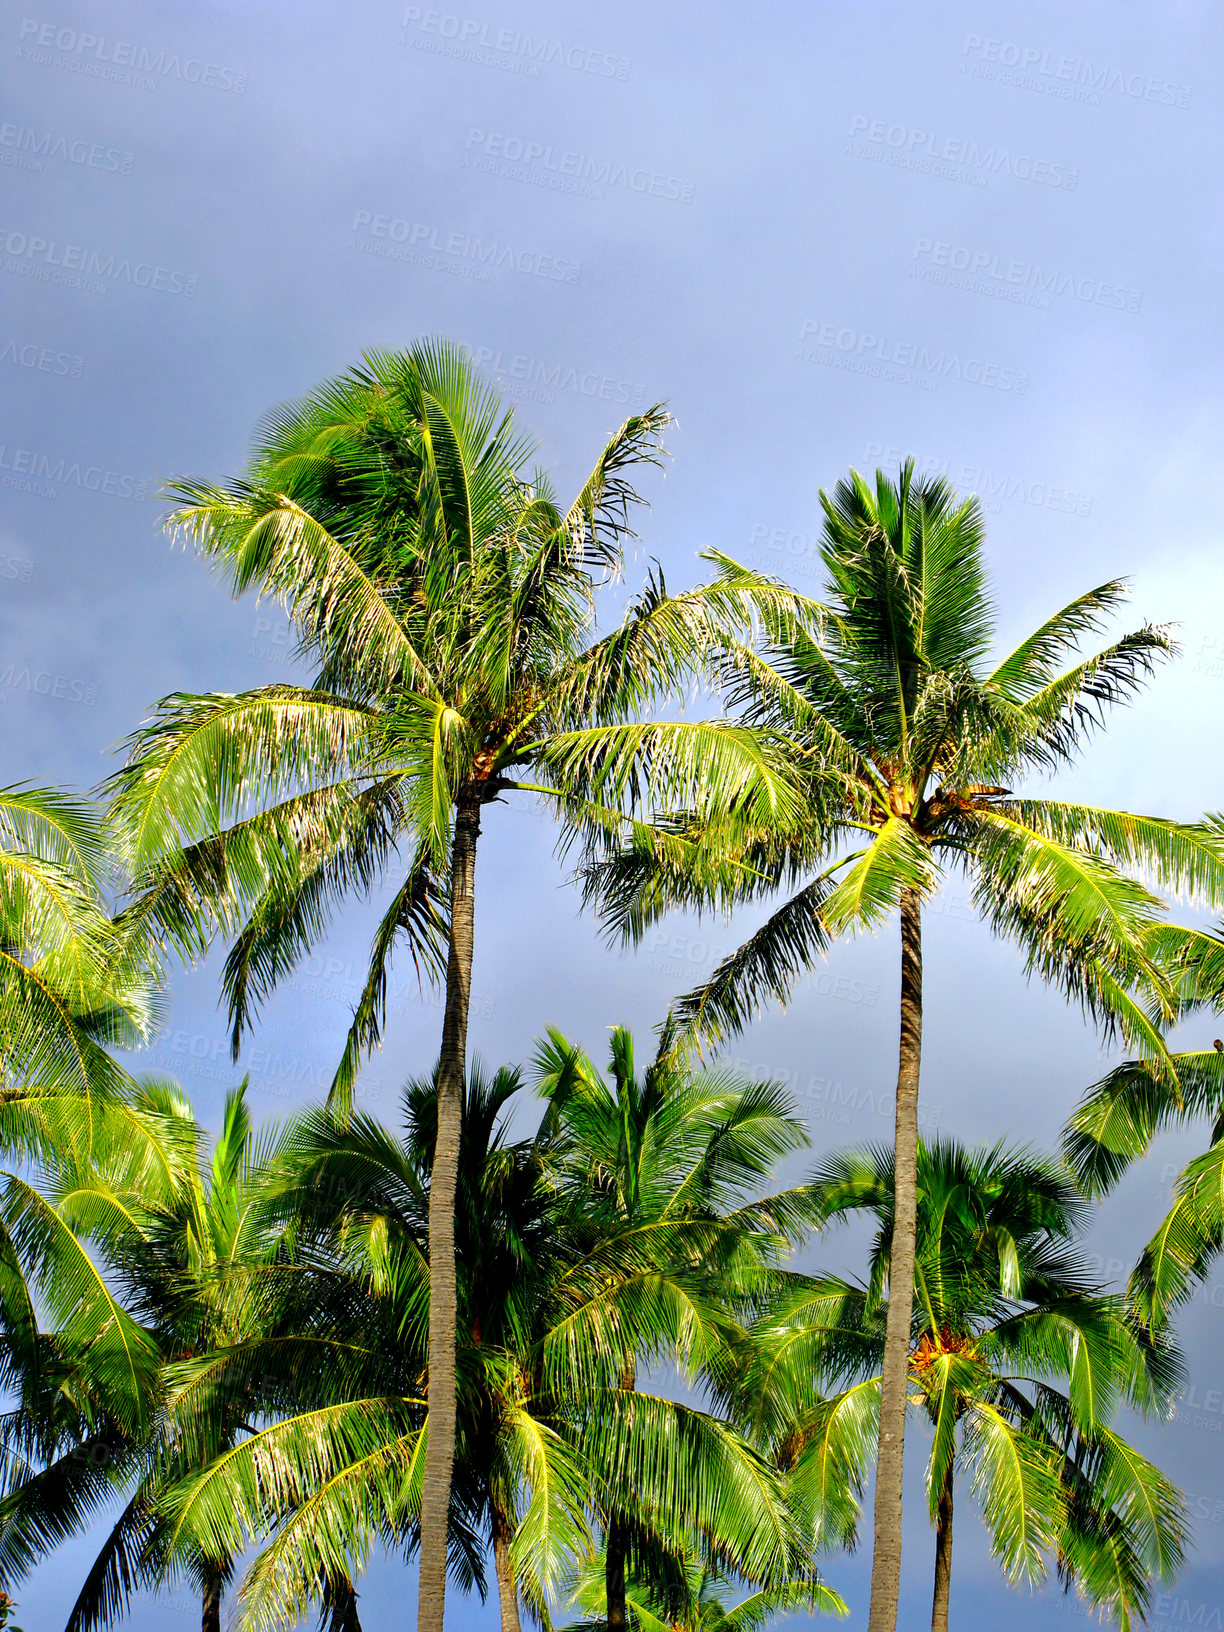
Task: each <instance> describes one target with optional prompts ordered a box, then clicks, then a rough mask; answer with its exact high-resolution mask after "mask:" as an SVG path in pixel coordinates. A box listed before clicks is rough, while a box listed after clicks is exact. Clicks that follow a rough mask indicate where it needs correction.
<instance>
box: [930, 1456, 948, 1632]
mask: <svg viewBox="0 0 1224 1632" xmlns="http://www.w3.org/2000/svg"><path fill="white" fill-rule="evenodd" d="M951 1590H952V1464H951V1462H949V1463H948V1471H947V1473H946V1474H945V1475H944V1486H943V1489H942V1490H941V1491H940V1493H939V1513H938V1517H937V1518H936V1521H935V1596H934V1598H933V1599H932V1601H931V1632H948V1595H949V1594H950V1592H951Z"/></svg>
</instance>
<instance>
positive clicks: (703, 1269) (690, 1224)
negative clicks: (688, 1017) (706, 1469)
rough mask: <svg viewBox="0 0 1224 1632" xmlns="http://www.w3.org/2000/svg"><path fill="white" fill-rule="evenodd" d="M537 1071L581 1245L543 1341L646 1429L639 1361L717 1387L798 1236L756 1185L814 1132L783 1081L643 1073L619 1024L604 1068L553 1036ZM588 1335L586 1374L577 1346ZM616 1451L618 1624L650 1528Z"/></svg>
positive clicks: (611, 1500) (610, 1519)
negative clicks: (618, 1280) (629, 1263)
mask: <svg viewBox="0 0 1224 1632" xmlns="http://www.w3.org/2000/svg"><path fill="white" fill-rule="evenodd" d="M536 1072H537V1080H538V1085H539V1090H540V1092H541V1093H542V1094H544V1095H545V1096H546V1097H547V1098H548V1100H549V1114H548V1121H547V1123H546V1125H547V1126H549V1127H550V1129H551V1130H552V1132H553V1137H554V1138H555V1140H556V1142H557V1146H558V1150H557V1160H558V1165H559V1169H560V1174H561V1183H562V1187H563V1191H564V1193H565V1195H566V1198H567V1201H568V1209H567V1212H568V1217H569V1221H570V1222H569V1227H570V1229H571V1231H572V1232H573V1234H574V1236H575V1238H576V1239H577V1240H578V1241H579V1242H580V1243H581V1245H582V1249H583V1257H582V1262H581V1277H580V1278H579V1279H578V1282H577V1284H578V1286H579V1287H580V1288H581V1294H580V1296H579V1299H578V1301H577V1305H576V1307H575V1309H574V1311H573V1313H572V1314H570V1313H567V1315H566V1317H565V1319H564V1320H563V1321H562V1322H561V1323H560V1324H559V1326H558V1328H557V1329H556V1330H555V1331H554V1332H553V1333H551V1334H550V1338H549V1346H550V1347H551V1349H552V1351H553V1353H554V1355H555V1356H556V1361H557V1362H560V1363H562V1364H563V1365H564V1367H565V1368H566V1370H571V1368H572V1375H573V1382H572V1384H571V1387H572V1388H574V1389H576V1390H587V1389H593V1388H599V1389H601V1390H603V1391H605V1395H606V1401H607V1406H608V1407H610V1408H611V1409H612V1410H613V1411H614V1413H615V1416H614V1417H613V1419H612V1420H616V1418H617V1417H619V1418H620V1419H621V1420H622V1421H624V1422H626V1423H631V1422H634V1421H642V1420H644V1419H647V1418H648V1417H649V1414H651V1413H657V1412H658V1403H657V1402H656V1403H655V1404H651V1403H650V1402H649V1401H648V1400H647V1399H645V1398H644V1397H643V1396H642V1395H641V1394H640V1392H639V1391H638V1390H637V1370H638V1365H639V1363H640V1362H641V1361H642V1360H647V1361H652V1362H657V1361H659V1360H661V1359H667V1360H671V1361H673V1362H675V1363H679V1364H680V1365H681V1366H682V1367H683V1368H685V1370H686V1371H688V1372H689V1374H690V1375H691V1376H693V1377H701V1376H703V1375H704V1376H705V1378H706V1379H707V1380H709V1381H712V1382H713V1383H715V1385H717V1381H718V1379H719V1378H720V1377H721V1376H722V1375H723V1374H724V1373H725V1371H726V1369H727V1357H728V1355H729V1352H730V1350H731V1348H732V1347H733V1346H734V1345H736V1344H737V1343H740V1342H742V1337H743V1334H742V1330H741V1329H740V1328H739V1326H738V1324H737V1323H736V1320H735V1316H736V1313H737V1311H739V1310H742V1309H743V1308H744V1307H746V1306H747V1305H748V1304H750V1302H751V1300H752V1299H753V1298H754V1297H755V1296H757V1295H759V1293H760V1291H761V1289H762V1287H763V1286H764V1285H767V1284H768V1281H769V1278H770V1273H771V1271H772V1267H773V1265H774V1264H775V1263H776V1262H777V1260H778V1255H779V1252H780V1250H781V1248H782V1247H783V1246H784V1244H785V1241H786V1238H787V1236H788V1235H795V1234H798V1233H799V1231H800V1229H801V1227H802V1224H801V1219H802V1210H803V1205H804V1202H803V1198H802V1197H801V1196H800V1195H798V1194H797V1193H794V1192H787V1193H782V1194H780V1195H776V1196H772V1197H770V1198H768V1199H764V1200H761V1199H758V1198H757V1197H756V1195H755V1191H756V1189H757V1187H758V1186H759V1185H760V1184H761V1183H762V1182H763V1181H764V1180H765V1179H767V1178H768V1176H769V1174H770V1173H771V1171H772V1169H773V1167H774V1165H775V1163H776V1162H777V1161H778V1160H779V1159H780V1158H782V1157H784V1156H786V1155H788V1154H791V1153H793V1152H794V1151H796V1150H798V1149H801V1148H802V1147H804V1146H806V1144H807V1142H808V1140H807V1134H806V1131H805V1129H804V1127H803V1124H802V1122H801V1120H800V1119H799V1117H798V1116H797V1115H796V1107H795V1106H794V1103H793V1102H792V1101H791V1100H790V1099H789V1097H788V1096H787V1095H786V1094H785V1093H784V1092H783V1091H782V1090H781V1089H780V1088H779V1087H778V1086H777V1085H776V1084H773V1083H769V1082H753V1081H746V1080H745V1079H744V1078H743V1077H741V1076H740V1075H739V1074H737V1073H735V1072H733V1071H728V1070H725V1069H724V1070H707V1071H695V1070H693V1069H692V1068H691V1066H689V1065H688V1064H687V1063H685V1062H682V1061H680V1060H679V1059H677V1058H674V1057H673V1058H671V1059H668V1060H664V1061H662V1062H658V1063H656V1064H655V1065H653V1066H652V1067H650V1068H649V1069H648V1070H647V1071H646V1072H644V1073H642V1074H640V1075H639V1073H638V1072H637V1070H636V1067H635V1060H634V1046H633V1039H632V1037H631V1035H630V1034H629V1032H628V1031H626V1030H625V1029H624V1028H622V1027H617V1028H614V1030H613V1032H612V1036H611V1043H610V1069H609V1071H608V1073H607V1074H606V1075H605V1074H604V1073H603V1072H601V1071H599V1070H598V1069H597V1068H596V1066H595V1065H594V1064H593V1062H592V1061H591V1060H590V1058H589V1057H588V1056H587V1055H585V1054H584V1053H583V1052H582V1051H581V1050H580V1049H579V1048H577V1047H575V1046H574V1045H573V1044H572V1043H570V1042H568V1041H567V1040H566V1039H565V1038H564V1037H563V1036H562V1035H561V1034H560V1033H559V1032H555V1031H553V1032H550V1034H549V1038H548V1041H547V1042H546V1043H545V1044H543V1045H542V1046H541V1048H540V1049H539V1051H538V1053H537V1057H536ZM630 1246H631V1247H632V1248H633V1250H634V1252H635V1255H636V1256H637V1257H638V1260H639V1263H638V1269H637V1273H636V1274H635V1275H633V1276H631V1277H629V1278H628V1279H627V1280H626V1281H625V1283H624V1285H623V1286H622V1287H621V1288H619V1289H618V1292H617V1295H616V1296H615V1297H614V1298H613V1297H608V1296H607V1295H606V1294H605V1293H603V1292H602V1290H601V1283H604V1282H606V1273H605V1269H604V1263H605V1259H606V1256H607V1254H608V1250H609V1247H613V1248H614V1249H615V1252H616V1254H617V1257H618V1259H623V1257H624V1254H625V1252H626V1248H627V1247H630ZM579 1340H581V1341H582V1342H583V1344H584V1345H585V1347H586V1348H587V1349H588V1350H589V1351H591V1356H592V1358H593V1359H594V1360H595V1363H596V1369H595V1370H593V1371H592V1370H591V1369H590V1367H591V1361H590V1359H587V1358H586V1357H583V1358H582V1359H581V1360H579V1359H578V1356H576V1355H575V1354H574V1353H573V1352H572V1351H573V1349H574V1348H575V1347H576V1345H577V1343H578V1341H579ZM567 1350H568V1351H570V1352H567ZM547 1352H548V1348H547V1347H546V1354H547ZM575 1361H577V1362H578V1363H577V1366H575ZM600 1433H601V1429H600V1427H599V1425H598V1424H594V1425H592V1429H591V1430H590V1431H588V1432H587V1433H586V1434H584V1443H586V1444H587V1445H588V1446H590V1445H591V1444H592V1443H593V1442H594V1443H598V1442H599V1438H600ZM610 1449H611V1447H607V1448H606V1449H603V1450H602V1454H603V1456H604V1459H605V1460H606V1461H608V1462H609V1463H610V1470H609V1472H608V1473H607V1474H605V1478H604V1484H605V1490H606V1495H605V1503H606V1511H607V1521H606V1527H605V1533H604V1539H603V1549H602V1551H603V1559H604V1572H605V1584H604V1594H605V1601H606V1610H607V1624H608V1627H609V1629H612V1628H618V1627H623V1626H625V1625H626V1624H627V1615H628V1601H627V1599H626V1596H625V1595H626V1591H627V1587H626V1580H627V1576H626V1565H627V1561H628V1559H629V1558H630V1556H631V1554H637V1555H638V1556H639V1557H640V1556H641V1554H642V1547H643V1541H644V1540H645V1539H646V1538H647V1537H648V1536H649V1532H650V1528H651V1525H650V1519H649V1516H648V1515H647V1514H645V1513H644V1512H643V1511H642V1509H641V1507H640V1504H639V1503H638V1501H637V1500H636V1496H637V1492H638V1490H639V1488H640V1487H639V1485H638V1483H637V1481H636V1480H634V1479H632V1478H627V1477H624V1476H623V1475H621V1476H618V1474H620V1471H621V1470H618V1469H616V1463H615V1457H614V1456H612V1457H609V1456H608V1451H609V1450H610ZM812 1579H813V1580H815V1577H814V1576H813V1578H812Z"/></svg>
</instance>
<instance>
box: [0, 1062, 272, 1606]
mask: <svg viewBox="0 0 1224 1632" xmlns="http://www.w3.org/2000/svg"><path fill="white" fill-rule="evenodd" d="M245 1090H246V1084H245V1082H243V1084H242V1085H241V1086H240V1087H239V1088H237V1089H235V1090H234V1091H233V1092H232V1093H230V1094H229V1095H228V1096H227V1099H226V1104H225V1113H224V1119H223V1124H222V1129H221V1133H220V1135H219V1136H218V1138H217V1139H216V1141H215V1142H214V1144H213V1148H212V1150H211V1153H209V1151H208V1150H207V1143H206V1137H205V1135H204V1132H203V1130H202V1129H201V1128H200V1127H199V1126H198V1124H197V1123H196V1122H195V1120H194V1118H193V1117H192V1114H191V1108H190V1106H189V1104H188V1103H187V1101H186V1100H185V1099H184V1097H183V1095H182V1093H181V1091H180V1090H179V1088H178V1086H177V1084H175V1083H172V1082H169V1081H163V1080H160V1079H157V1078H153V1077H145V1078H144V1079H142V1080H141V1082H140V1083H139V1086H138V1089H137V1091H136V1093H135V1094H133V1095H132V1096H131V1099H130V1113H131V1115H130V1124H129V1126H126V1127H123V1128H122V1129H120V1130H119V1131H120V1133H121V1135H122V1137H121V1138H120V1139H115V1138H114V1137H112V1139H111V1141H110V1145H109V1147H108V1148H107V1149H105V1150H104V1149H102V1148H100V1144H99V1142H98V1141H96V1140H95V1141H94V1142H93V1144H92V1145H91V1146H90V1148H88V1149H87V1150H85V1151H75V1150H72V1149H71V1148H69V1149H66V1150H64V1151H62V1152H60V1153H59V1154H58V1156H57V1158H56V1159H55V1160H54V1161H53V1162H51V1163H48V1167H47V1171H46V1174H45V1179H44V1184H43V1193H44V1194H45V1196H46V1198H47V1202H48V1205H49V1206H50V1207H51V1208H53V1209H54V1212H55V1214H56V1216H57V1217H58V1218H59V1219H61V1220H62V1221H63V1223H64V1224H65V1226H66V1227H67V1228H68V1229H71V1230H73V1231H74V1232H75V1233H76V1236H77V1237H78V1238H79V1239H80V1240H81V1241H82V1242H83V1243H84V1244H85V1246H86V1247H87V1248H88V1249H89V1250H90V1251H91V1253H92V1254H93V1257H94V1258H95V1259H96V1260H97V1261H98V1263H99V1266H100V1268H101V1269H102V1271H103V1272H104V1274H105V1276H106V1280H107V1283H108V1285H109V1286H111V1287H113V1288H114V1296H115V1297H116V1298H117V1299H118V1300H119V1301H120V1306H121V1307H122V1308H123V1309H124V1310H125V1311H127V1312H130V1316H131V1318H132V1319H134V1320H136V1321H139V1323H140V1327H139V1329H140V1331H141V1333H142V1334H143V1335H144V1337H145V1341H146V1342H147V1343H149V1344H150V1345H151V1346H153V1347H154V1348H155V1350H156V1352H157V1354H158V1355H160V1356H165V1357H167V1358H168V1359H173V1360H177V1361H179V1362H180V1363H181V1362H182V1361H183V1360H184V1359H185V1358H187V1357H189V1356H191V1355H204V1356H207V1357H209V1358H210V1359H211V1358H212V1357H213V1356H215V1354H216V1353H217V1352H219V1351H223V1350H224V1348H225V1347H226V1346H227V1345H228V1344H231V1343H233V1342H235V1341H237V1340H238V1339H239V1338H240V1337H241V1336H242V1335H243V1331H244V1328H243V1325H242V1323H241V1320H240V1318H237V1317H238V1316H239V1315H240V1314H241V1306H240V1305H239V1304H237V1303H235V1302H234V1301H233V1300H227V1299H226V1297H225V1288H226V1284H227V1281H228V1280H229V1279H232V1278H233V1277H234V1275H235V1274H236V1273H237V1272H239V1271H245V1272H247V1273H252V1272H258V1271H260V1270H264V1269H266V1268H267V1267H268V1266H271V1265H273V1264H275V1263H276V1262H277V1261H278V1260H281V1259H283V1257H284V1255H285V1250H286V1249H285V1242H284V1237H283V1232H282V1231H280V1230H279V1229H278V1228H276V1227H275V1226H274V1225H273V1224H270V1223H269V1220H268V1215H267V1213H266V1210H265V1209H264V1208H263V1207H262V1205H261V1203H262V1199H263V1193H262V1188H261V1178H260V1176H261V1174H262V1173H263V1171H264V1170H265V1169H266V1167H267V1165H268V1164H269V1162H270V1161H271V1159H272V1156H273V1154H274V1151H275V1139H274V1134H273V1132H272V1131H271V1130H269V1131H268V1132H265V1133H264V1134H263V1135H258V1136H257V1135H256V1134H255V1133H254V1131H253V1130H252V1128H251V1124H250V1117H249V1113H248V1110H247V1106H246V1099H245ZM133 1125H134V1126H138V1127H140V1128H141V1129H143V1130H144V1132H145V1135H146V1139H147V1140H148V1141H149V1142H150V1143H151V1144H153V1145H154V1146H155V1148H157V1149H158V1150H159V1151H160V1152H162V1153H163V1157H164V1159H163V1161H162V1162H161V1163H160V1164H158V1165H156V1166H152V1165H151V1164H146V1165H145V1166H144V1168H143V1169H142V1170H141V1171H139V1172H137V1173H135V1174H133V1171H132V1167H131V1161H130V1156H129V1153H128V1148H127V1147H128V1145H129V1144H130V1140H131V1131H130V1130H131V1126H133ZM264 1335H265V1336H267V1337H269V1338H273V1337H275V1335H276V1333H275V1332H268V1333H265V1334H264ZM57 1342H58V1344H59V1345H60V1347H61V1348H63V1347H64V1341H63V1338H62V1336H59V1335H58V1334H57ZM66 1358H72V1359H74V1360H75V1364H74V1365H73V1366H71V1367H68V1368H66V1370H65V1372H64V1376H63V1386H64V1387H65V1392H66V1393H67V1394H68V1396H69V1398H72V1399H73V1400H74V1402H75V1410H74V1412H73V1413H71V1414H69V1413H65V1412H63V1411H62V1410H61V1411H59V1412H58V1413H57V1414H56V1415H55V1417H53V1418H52V1420H51V1421H50V1422H48V1421H47V1420H46V1416H47V1414H46V1412H45V1409H44V1411H43V1413H42V1414H41V1415H40V1413H39V1412H38V1411H37V1410H35V1409H33V1408H32V1405H30V1404H26V1408H25V1410H24V1412H23V1413H22V1414H21V1415H20V1416H16V1417H15V1419H14V1423H13V1427H14V1429H15V1430H16V1429H18V1428H20V1427H22V1426H24V1425H26V1424H28V1426H27V1427H26V1432H27V1434H28V1435H30V1437H34V1436H35V1435H41V1437H42V1439H43V1440H44V1442H46V1443H47V1450H46V1452H45V1453H44V1456H43V1459H42V1466H41V1467H30V1468H28V1469H27V1470H26V1475H25V1478H24V1479H23V1480H22V1481H21V1482H20V1483H19V1484H17V1485H16V1486H15V1487H14V1488H13V1489H12V1490H11V1492H10V1495H9V1499H8V1501H7V1502H6V1504H5V1508H4V1510H3V1518H4V1529H3V1532H2V1534H3V1538H4V1545H5V1547H6V1549H8V1550H9V1551H13V1550H14V1549H16V1548H17V1547H19V1546H23V1545H26V1546H28V1550H29V1552H30V1554H31V1556H36V1555H37V1553H38V1552H40V1551H42V1552H45V1551H46V1549H47V1547H48V1545H49V1544H50V1543H51V1542H52V1541H54V1540H56V1539H59V1535H60V1534H61V1533H66V1528H80V1527H81V1526H82V1525H83V1524H84V1523H85V1522H86V1520H87V1519H88V1517H89V1516H90V1515H91V1514H92V1513H93V1512H94V1511H96V1509H97V1508H98V1506H99V1505H101V1504H103V1503H106V1502H108V1501H111V1500H113V1499H114V1498H115V1497H116V1496H117V1495H121V1496H122V1497H123V1498H124V1506H123V1509H122V1512H121V1513H120V1516H119V1518H118V1520H117V1521H116V1522H115V1524H114V1525H113V1527H112V1529H111V1530H110V1532H109V1534H108V1535H107V1537H106V1540H105V1541H104V1542H103V1544H102V1547H101V1549H100V1550H99V1552H98V1555H97V1558H96V1559H95V1561H94V1563H93V1565H92V1566H91V1568H90V1569H89V1571H88V1573H87V1575H86V1578H85V1581H84V1583H83V1585H82V1588H81V1591H80V1594H79V1595H78V1598H77V1601H76V1603H75V1605H74V1606H73V1609H72V1611H71V1613H70V1615H69V1619H68V1632H86V1629H89V1628H96V1627H100V1626H105V1625H109V1624H110V1623H111V1622H112V1621H114V1620H115V1619H117V1618H118V1617H119V1616H120V1615H122V1614H123V1612H124V1611H125V1610H126V1608H127V1605H128V1602H129V1600H130V1597H131V1593H132V1592H133V1590H134V1589H136V1588H137V1587H144V1588H148V1589H152V1588H157V1587H159V1586H162V1585H165V1584H166V1583H167V1581H168V1580H171V1579H173V1576H174V1575H175V1573H177V1572H179V1571H181V1570H183V1569H185V1570H186V1572H187V1573H188V1574H189V1575H190V1577H191V1579H192V1580H193V1582H194V1584H195V1586H196V1589H197V1591H198V1592H199V1594H200V1598H201V1602H202V1607H203V1613H202V1625H203V1628H204V1632H220V1626H221V1604H222V1596H223V1592H224V1588H225V1585H226V1583H227V1582H228V1581H229V1579H230V1577H231V1576H232V1573H233V1557H232V1555H231V1554H215V1553H214V1554H209V1553H208V1552H207V1551H205V1550H196V1551H194V1552H192V1553H191V1554H190V1555H189V1556H186V1557H176V1558H175V1559H173V1560H168V1559H167V1557H166V1550H165V1533H164V1530H163V1528H162V1526H161V1525H160V1523H159V1519H158V1501H159V1497H160V1493H161V1491H162V1489H163V1488H164V1487H165V1486H167V1485H171V1484H173V1483H174V1482H175V1480H176V1479H181V1478H182V1477H183V1476H184V1474H185V1472H186V1470H188V1469H190V1468H192V1467H193V1466H197V1465H199V1464H200V1463H201V1462H203V1461H207V1460H209V1459H210V1458H212V1457H213V1456H216V1455H218V1454H220V1453H221V1452H223V1451H224V1450H225V1449H227V1448H229V1447H231V1446H232V1445H233V1444H234V1442H235V1440H236V1439H237V1438H238V1437H240V1435H241V1434H242V1432H243V1431H244V1424H245V1421H246V1418H247V1415H248V1413H249V1412H250V1411H251V1410H252V1409H253V1407H254V1406H255V1405H256V1404H257V1401H256V1400H255V1398H254V1396H253V1394H252V1391H251V1390H250V1389H248V1390H247V1391H246V1392H245V1393H244V1394H240V1393H238V1392H234V1391H231V1392H230V1393H229V1394H228V1395H227V1396H226V1398H225V1400H224V1408H223V1411H222V1412H221V1414H220V1417H219V1419H217V1418H214V1419H212V1420H210V1421H209V1422H208V1423H207V1425H203V1424H202V1422H201V1421H200V1420H196V1421H193V1422H187V1421H186V1420H185V1419H180V1420H179V1421H178V1422H176V1424H175V1425H174V1430H173V1432H171V1431H169V1429H168V1425H167V1423H166V1421H165V1418H164V1388H163V1383H164V1375H163V1373H162V1372H161V1371H160V1370H159V1372H158V1373H157V1374H156V1375H155V1376H153V1377H149V1378H148V1379H147V1400H146V1409H145V1412H144V1417H143V1421H142V1422H141V1424H140V1425H139V1428H138V1430H137V1431H133V1429H132V1426H131V1424H129V1423H128V1422H127V1421H125V1419H124V1417H123V1415H122V1413H120V1412H117V1411H116V1409H115V1406H114V1402H113V1401H112V1398H111V1394H110V1390H109V1388H108V1386H107V1384H108V1377H107V1374H106V1371H105V1370H104V1369H103V1370H101V1371H99V1368H98V1367H97V1365H96V1363H95V1362H94V1359H93V1356H92V1354H91V1353H89V1354H85V1355H78V1354H75V1353H74V1351H72V1350H68V1351H67V1355H66ZM23 1403H25V1402H23ZM202 1426H206V1427H207V1430H208V1431H207V1432H204V1433H201V1432H200V1430H201V1427H202ZM52 1428H54V1429H55V1430H56V1432H55V1436H54V1439H53V1440H51V1439H50V1437H49V1430H50V1429H52Z"/></svg>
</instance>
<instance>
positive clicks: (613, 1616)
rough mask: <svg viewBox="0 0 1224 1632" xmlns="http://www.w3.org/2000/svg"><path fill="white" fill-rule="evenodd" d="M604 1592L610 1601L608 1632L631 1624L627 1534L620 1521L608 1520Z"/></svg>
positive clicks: (605, 1541) (605, 1538)
mask: <svg viewBox="0 0 1224 1632" xmlns="http://www.w3.org/2000/svg"><path fill="white" fill-rule="evenodd" d="M604 1592H605V1596H606V1598H607V1600H608V1632H615V1629H617V1628H622V1629H623V1628H624V1627H626V1626H627V1625H628V1624H629V1609H628V1605H627V1604H626V1602H625V1532H624V1530H623V1528H622V1526H621V1522H620V1520H619V1519H609V1520H608V1533H607V1535H606V1536H605V1537H604Z"/></svg>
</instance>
